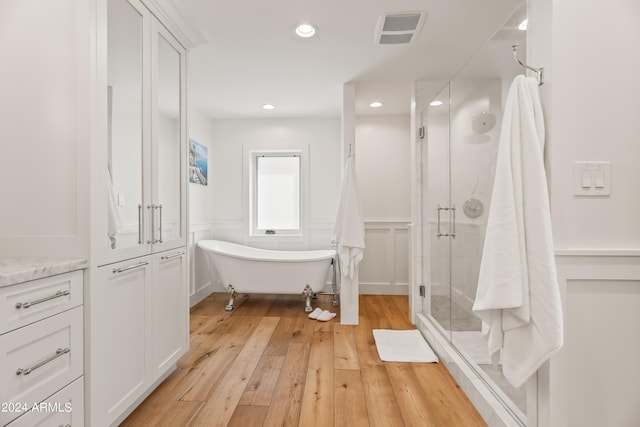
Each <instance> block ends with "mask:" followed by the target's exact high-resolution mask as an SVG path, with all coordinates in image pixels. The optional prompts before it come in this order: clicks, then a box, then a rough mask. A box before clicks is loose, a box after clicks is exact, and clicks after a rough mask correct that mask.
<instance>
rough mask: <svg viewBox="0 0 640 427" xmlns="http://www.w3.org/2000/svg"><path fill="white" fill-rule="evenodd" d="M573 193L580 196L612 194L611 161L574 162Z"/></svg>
mask: <svg viewBox="0 0 640 427" xmlns="http://www.w3.org/2000/svg"><path fill="white" fill-rule="evenodd" d="M573 194H574V196H578V197H606V196H609V195H611V162H582V161H576V162H573Z"/></svg>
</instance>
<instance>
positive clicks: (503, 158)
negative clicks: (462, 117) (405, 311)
mask: <svg viewBox="0 0 640 427" xmlns="http://www.w3.org/2000/svg"><path fill="white" fill-rule="evenodd" d="M538 91H539V89H538V86H537V82H536V81H535V79H532V78H526V77H525V76H522V75H521V76H518V77H516V78H515V79H514V81H513V84H512V85H511V89H510V90H509V94H508V95H507V100H506V104H505V110H504V118H503V122H502V129H501V134H500V141H499V148H498V158H497V165H496V175H495V181H494V187H493V194H492V197H491V207H490V210H489V216H488V221H487V233H486V237H485V242H484V249H483V254H482V261H481V265H480V276H479V279H478V290H477V294H476V300H475V303H474V305H473V311H474V312H475V313H476V314H477V315H478V316H479V317H480V318H481V319H482V320H483V331H484V332H485V333H486V334H487V335H488V341H489V343H488V346H489V353H490V354H491V356H492V360H493V361H494V363H495V362H497V360H498V358H500V360H501V362H502V370H503V374H504V376H505V378H506V379H507V380H508V381H509V382H510V383H511V384H512V385H513V386H514V387H519V386H521V385H522V384H523V383H524V382H525V381H526V380H527V379H528V378H529V377H530V376H531V375H532V374H533V373H535V372H536V370H537V369H538V368H539V367H540V366H541V365H542V364H543V363H544V362H545V361H546V360H547V359H548V358H550V357H551V356H552V355H553V354H554V353H555V352H557V351H558V350H559V349H560V347H561V346H562V343H563V326H562V307H561V301H560V290H559V287H558V281H557V274H556V266H555V258H554V249H553V238H552V234H551V216H550V210H549V195H548V191H547V180H546V175H545V170H544V160H543V151H544V122H543V116H542V106H541V104H540V98H539V92H538Z"/></svg>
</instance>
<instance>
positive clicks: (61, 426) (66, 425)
mask: <svg viewBox="0 0 640 427" xmlns="http://www.w3.org/2000/svg"><path fill="white" fill-rule="evenodd" d="M58 427H71V424H60V425H59V426H58Z"/></svg>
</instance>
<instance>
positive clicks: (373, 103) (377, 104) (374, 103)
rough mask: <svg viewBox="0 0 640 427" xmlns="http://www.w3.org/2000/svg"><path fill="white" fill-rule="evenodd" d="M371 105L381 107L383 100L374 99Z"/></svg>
mask: <svg viewBox="0 0 640 427" xmlns="http://www.w3.org/2000/svg"><path fill="white" fill-rule="evenodd" d="M369 107H371V108H380V107H382V102H380V101H373V102H372V103H371V104H369Z"/></svg>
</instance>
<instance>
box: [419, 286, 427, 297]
mask: <svg viewBox="0 0 640 427" xmlns="http://www.w3.org/2000/svg"><path fill="white" fill-rule="evenodd" d="M418 289H419V290H420V296H421V297H423V298H424V297H425V296H427V289H426V288H425V287H424V285H420V287H419V288H418Z"/></svg>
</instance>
